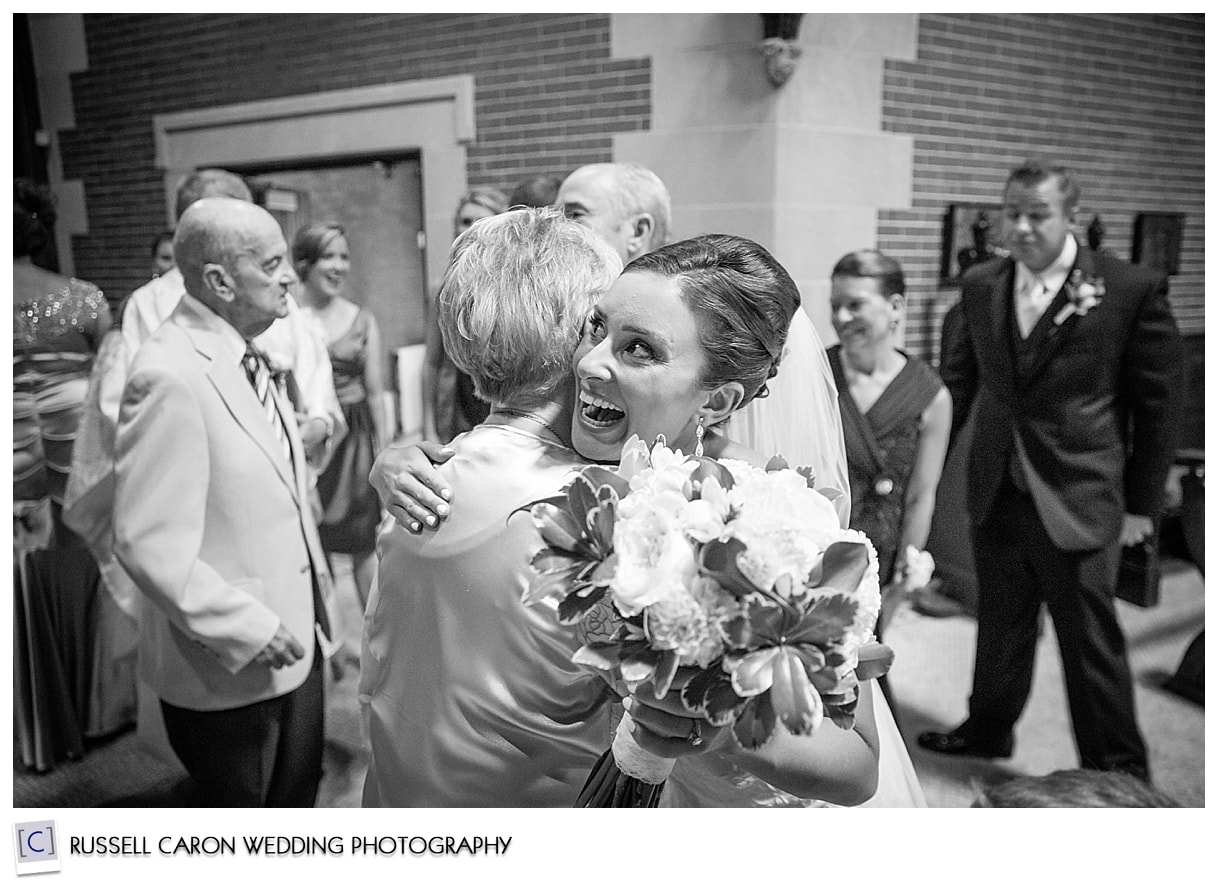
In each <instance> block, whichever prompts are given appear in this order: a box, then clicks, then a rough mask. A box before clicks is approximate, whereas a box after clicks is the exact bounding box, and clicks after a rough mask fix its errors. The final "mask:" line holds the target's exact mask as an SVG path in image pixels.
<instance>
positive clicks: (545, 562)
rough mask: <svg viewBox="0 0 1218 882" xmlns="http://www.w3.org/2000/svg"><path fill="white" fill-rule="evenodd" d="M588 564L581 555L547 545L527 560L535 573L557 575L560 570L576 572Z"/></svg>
mask: <svg viewBox="0 0 1218 882" xmlns="http://www.w3.org/2000/svg"><path fill="white" fill-rule="evenodd" d="M587 563H588V561H587V558H585V557H584V556H583V555H582V554H578V553H576V552H573V551H566V550H564V549H562V548H555V547H553V546H551V545H547V546H546V547H545V548H543V549H541V550H540V551H538V552H537V553H536V554H534V555H533V557H532V558H531V559H530V560H529V566H530V567H532V568H533V571H534V572H537V573H557V572H559V571H562V570H574V571H578V570H581V569H583V567H584V566H585V565H586V564H587Z"/></svg>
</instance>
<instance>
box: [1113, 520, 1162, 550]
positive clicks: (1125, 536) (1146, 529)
mask: <svg viewBox="0 0 1218 882" xmlns="http://www.w3.org/2000/svg"><path fill="white" fill-rule="evenodd" d="M1154 529H1155V527H1154V522H1152V521H1151V519H1150V518H1148V517H1144V516H1142V515H1134V514H1130V513H1129V512H1125V517H1124V518H1123V519H1122V521H1121V545H1122V546H1126V547H1127V546H1130V545H1137V544H1138V543H1139V542H1141V541H1142V540H1143V539H1145V538H1147V537H1148V536H1150V535H1151V533H1153V532H1154Z"/></svg>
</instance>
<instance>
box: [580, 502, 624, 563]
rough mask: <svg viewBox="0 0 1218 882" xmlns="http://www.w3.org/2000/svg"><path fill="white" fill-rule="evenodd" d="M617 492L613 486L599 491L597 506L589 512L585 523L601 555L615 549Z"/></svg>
mask: <svg viewBox="0 0 1218 882" xmlns="http://www.w3.org/2000/svg"><path fill="white" fill-rule="evenodd" d="M617 503H618V496H617V492H616V491H615V490H614V489H613V488H612V487H601V488H600V490H598V491H597V502H596V507H595V508H593V509H592V510H590V511H589V512H588V516H587V519H586V520H585V523H586V524H587V527H588V535H589V537H590V538H591V540H592V545H593V547H595V548H596V550H597V552H598V553H599V554H601V555H603V554H608V553H609V552H611V551H612V550H613V525H614V523H615V522H616V521H617Z"/></svg>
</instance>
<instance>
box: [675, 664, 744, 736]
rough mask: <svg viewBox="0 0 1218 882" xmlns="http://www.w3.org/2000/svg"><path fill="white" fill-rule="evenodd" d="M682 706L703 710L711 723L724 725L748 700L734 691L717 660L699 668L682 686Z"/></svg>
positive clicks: (728, 675) (729, 678)
mask: <svg viewBox="0 0 1218 882" xmlns="http://www.w3.org/2000/svg"><path fill="white" fill-rule="evenodd" d="M681 701H682V702H683V703H684V705H685V708H686V709H687V710H691V711H699V712H700V713H702V714H703V715H704V716H705V717H706V718H707V719H708V720H710V723H711V725H712V726H724V725H726V724H727V723H729V722H730V721H731V720H732V718H733V717H734V716H736V714H737V713H738V712H739V711H740V709H741V708H743V707H744V705H746V704H747V703H748V701H749V699H747V698H742V697H741V696H739V695H737V694H736V690H735V689H733V688H732V678H731V675H730V674H727V673H725V672H724V670H723V668H722V667H721V666H720V665H718V664H713V665H710V666H709V667H707V668H704V669H702V670H699V671H698V672H697V673H695V674H694V675H693V676H692V677H690V678H689V680H688V681H686V683H685V685H684V686H682V687H681Z"/></svg>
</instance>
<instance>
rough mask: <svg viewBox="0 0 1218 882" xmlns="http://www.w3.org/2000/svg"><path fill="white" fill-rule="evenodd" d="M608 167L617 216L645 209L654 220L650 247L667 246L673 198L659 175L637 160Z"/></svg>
mask: <svg viewBox="0 0 1218 882" xmlns="http://www.w3.org/2000/svg"><path fill="white" fill-rule="evenodd" d="M607 166H608V167H609V168H610V169H612V172H613V179H614V185H615V186H614V191H615V192H616V193H617V200H618V208H619V211H618V216H619V217H622V218H627V217H630V216H632V215H636V214H641V213H644V212H646V213H647V214H649V215H651V219H652V220H653V221H654V222H655V226H654V231H653V232H652V234H651V248H652V250H654V249H656V248H659V247H660V246H661V245H667V244H668V231H669V227H671V226H672V199H671V197H670V196H669V195H668V188H667V187H665V186H664V182H663V181H661V180H660V176H659V175H657V174H656V173H655V172H653V171H652V170H651V169H649V168H646V167H644V166H641V165H639V164H638V163H637V162H611V163H607Z"/></svg>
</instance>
